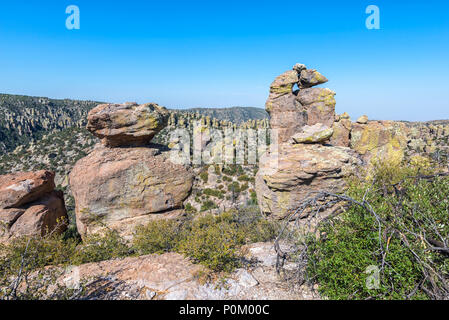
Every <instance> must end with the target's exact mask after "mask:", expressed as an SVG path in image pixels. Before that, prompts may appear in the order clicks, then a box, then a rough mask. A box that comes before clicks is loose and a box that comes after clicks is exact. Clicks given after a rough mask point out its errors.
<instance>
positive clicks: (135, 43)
mask: <svg viewBox="0 0 449 320" xmlns="http://www.w3.org/2000/svg"><path fill="white" fill-rule="evenodd" d="M371 4H374V5H377V6H378V7H379V8H380V18H381V29H380V30H368V29H367V28H366V27H365V20H366V18H367V17H368V15H367V14H366V13H365V9H366V7H367V6H368V5H371ZM68 5H77V6H78V7H79V8H80V11H81V29H80V30H71V31H70V30H67V29H66V27H65V21H66V18H67V17H68V15H67V14H66V13H65V9H66V7H67V6H68ZM448 57H449V2H448V1H435V0H426V1H413V0H409V1H403V0H396V1H391V0H389V1H388V0H383V1H380V0H371V1H330V0H329V1H328V0H322V1H302V0H296V1H291V2H285V1H263V0H259V1H243V0H240V1H234V0H227V1H213V0H209V1H137V0H128V1H94V0H88V1H87V0H70V1H35V0H27V1H23V0H16V1H1V2H0V92H2V93H14V94H24V95H35V96H48V97H52V98H72V99H90V100H98V101H108V102H125V101H136V102H142V103H143V102H150V101H152V102H157V103H159V104H162V105H164V106H166V107H170V108H174V107H229V106H237V105H239V106H255V107H263V106H264V103H265V100H266V98H267V96H268V88H269V85H270V83H271V82H272V80H273V79H274V78H275V77H276V76H277V75H279V74H280V73H282V72H283V71H285V70H288V69H290V68H291V67H292V66H293V65H294V64H295V63H297V62H301V63H304V64H306V65H307V66H308V67H310V68H316V69H318V70H319V71H320V72H321V73H323V74H324V75H325V76H326V77H328V79H329V80H330V81H329V83H327V84H326V87H329V88H331V89H332V90H334V91H336V92H337V96H336V98H337V112H339V113H342V112H344V111H347V112H349V114H350V115H351V116H352V117H353V118H356V117H358V116H360V115H362V114H367V115H368V116H369V117H370V118H371V119H393V120H399V119H402V120H432V119H448V118H449V86H448V77H449V61H448Z"/></svg>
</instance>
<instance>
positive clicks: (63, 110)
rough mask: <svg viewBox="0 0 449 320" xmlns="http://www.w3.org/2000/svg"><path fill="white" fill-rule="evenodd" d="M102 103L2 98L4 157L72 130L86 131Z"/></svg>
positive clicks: (1, 150) (1, 144)
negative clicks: (90, 116) (48, 136)
mask: <svg viewBox="0 0 449 320" xmlns="http://www.w3.org/2000/svg"><path fill="white" fill-rule="evenodd" d="M98 104H99V102H94V101H79V100H68V99H65V100H56V99H49V98H44V97H29V96H20V95H9V94H0V114H1V117H0V154H2V153H4V152H8V151H12V150H14V149H15V148H16V147H18V146H19V145H23V144H27V143H29V142H30V141H33V140H38V139H40V138H41V137H42V136H43V135H44V134H47V133H50V132H54V131H60V130H63V129H65V128H69V127H83V126H85V125H86V117H87V113H88V112H89V110H91V109H92V108H93V107H95V106H96V105H98Z"/></svg>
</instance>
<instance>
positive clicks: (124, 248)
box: [71, 230, 132, 265]
mask: <svg viewBox="0 0 449 320" xmlns="http://www.w3.org/2000/svg"><path fill="white" fill-rule="evenodd" d="M131 254H132V251H131V250H130V248H129V246H128V244H127V243H126V241H125V240H124V239H123V238H122V237H121V236H120V235H119V233H118V232H117V231H115V230H107V231H105V233H104V234H95V235H89V236H87V237H86V238H85V239H84V241H83V244H82V246H80V247H79V248H78V249H77V250H76V252H75V254H74V255H73V257H72V259H71V263H72V264H74V265H80V264H84V263H90V262H99V261H105V260H111V259H117V258H123V257H127V256H130V255H131Z"/></svg>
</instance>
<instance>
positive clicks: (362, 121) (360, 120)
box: [357, 115, 368, 124]
mask: <svg viewBox="0 0 449 320" xmlns="http://www.w3.org/2000/svg"><path fill="white" fill-rule="evenodd" d="M357 123H360V124H367V123H368V116H367V115H363V116H361V117H360V118H358V119H357Z"/></svg>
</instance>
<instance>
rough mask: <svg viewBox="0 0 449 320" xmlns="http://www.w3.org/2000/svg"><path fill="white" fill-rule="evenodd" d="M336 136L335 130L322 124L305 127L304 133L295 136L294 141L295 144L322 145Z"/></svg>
mask: <svg viewBox="0 0 449 320" xmlns="http://www.w3.org/2000/svg"><path fill="white" fill-rule="evenodd" d="M333 134H334V130H333V129H332V128H329V127H327V126H325V125H323V124H322V123H317V124H314V125H313V126H305V127H304V128H303V130H302V132H299V133H297V134H295V135H294V136H293V137H292V139H293V141H294V142H295V143H322V142H325V141H326V140H329V139H330V138H331V137H332V135H333Z"/></svg>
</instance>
